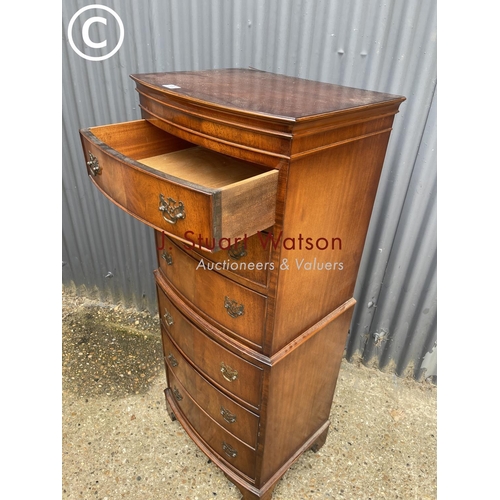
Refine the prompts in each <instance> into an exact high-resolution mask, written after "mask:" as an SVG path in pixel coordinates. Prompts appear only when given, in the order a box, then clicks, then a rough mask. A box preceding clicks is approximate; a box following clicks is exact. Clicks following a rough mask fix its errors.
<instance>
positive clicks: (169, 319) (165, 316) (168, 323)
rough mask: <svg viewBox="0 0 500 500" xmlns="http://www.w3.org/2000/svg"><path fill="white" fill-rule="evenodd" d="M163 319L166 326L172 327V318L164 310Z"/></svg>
mask: <svg viewBox="0 0 500 500" xmlns="http://www.w3.org/2000/svg"><path fill="white" fill-rule="evenodd" d="M163 317H164V318H165V323H167V325H168V326H172V325H173V324H174V318H173V317H172V315H171V314H170V313H169V312H168V311H167V309H165V314H164V315H163Z"/></svg>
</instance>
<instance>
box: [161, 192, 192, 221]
mask: <svg viewBox="0 0 500 500" xmlns="http://www.w3.org/2000/svg"><path fill="white" fill-rule="evenodd" d="M158 210H159V211H160V212H161V213H162V214H163V218H164V219H165V220H166V221H167V222H168V223H169V224H177V221H178V220H180V219H185V218H186V213H185V212H184V203H182V201H179V202H177V201H175V200H174V199H173V198H170V197H168V198H167V199H165V196H163V195H162V194H160V205H159V206H158Z"/></svg>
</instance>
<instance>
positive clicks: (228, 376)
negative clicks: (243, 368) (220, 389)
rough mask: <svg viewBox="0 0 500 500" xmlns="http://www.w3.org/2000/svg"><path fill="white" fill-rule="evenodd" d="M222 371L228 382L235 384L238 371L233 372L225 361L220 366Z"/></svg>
mask: <svg viewBox="0 0 500 500" xmlns="http://www.w3.org/2000/svg"><path fill="white" fill-rule="evenodd" d="M220 371H221V373H222V376H223V377H224V378H225V379H226V380H227V381H228V382H234V381H235V380H237V378H238V372H237V370H233V369H232V368H231V367H230V366H227V365H226V363H224V361H222V363H221V364H220Z"/></svg>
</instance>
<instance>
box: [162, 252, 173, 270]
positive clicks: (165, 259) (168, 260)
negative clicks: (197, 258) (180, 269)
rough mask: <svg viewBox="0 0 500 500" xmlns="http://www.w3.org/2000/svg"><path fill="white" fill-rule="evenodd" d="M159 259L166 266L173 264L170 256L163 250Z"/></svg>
mask: <svg viewBox="0 0 500 500" xmlns="http://www.w3.org/2000/svg"><path fill="white" fill-rule="evenodd" d="M161 258H162V259H163V260H164V261H165V262H166V263H167V266H172V265H173V264H174V259H173V258H172V254H171V253H169V252H167V251H166V250H163V253H162V254H161Z"/></svg>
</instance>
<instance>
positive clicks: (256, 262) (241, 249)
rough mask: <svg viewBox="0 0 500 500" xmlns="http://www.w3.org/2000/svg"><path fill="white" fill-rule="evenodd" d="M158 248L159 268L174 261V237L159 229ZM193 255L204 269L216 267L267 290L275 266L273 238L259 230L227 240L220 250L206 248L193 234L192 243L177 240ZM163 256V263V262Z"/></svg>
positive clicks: (223, 272) (220, 271) (221, 271)
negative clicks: (212, 250)
mask: <svg viewBox="0 0 500 500" xmlns="http://www.w3.org/2000/svg"><path fill="white" fill-rule="evenodd" d="M155 237H156V250H157V252H158V258H159V262H160V267H162V266H164V265H166V264H165V263H168V262H169V261H170V262H171V261H172V258H171V255H170V252H169V248H171V247H172V242H171V240H170V239H169V238H168V237H167V236H166V235H165V233H162V232H159V231H156V232H155ZM178 244H179V245H180V246H181V248H183V249H184V250H185V251H186V252H187V253H189V254H190V255H191V256H192V257H193V258H195V259H197V261H198V262H200V261H201V260H203V262H201V267H200V268H201V269H207V270H214V271H217V272H219V273H222V274H227V275H228V276H232V277H234V276H241V277H242V278H244V279H245V280H246V281H247V282H248V286H252V284H256V285H258V287H254V288H257V289H258V288H260V289H265V288H266V287H267V283H268V276H269V272H270V271H272V270H273V269H274V264H273V263H272V262H271V255H270V254H271V248H272V245H271V243H270V238H269V235H268V232H264V231H259V232H258V233H257V234H254V235H253V236H249V237H244V238H243V239H242V240H241V241H236V242H233V241H231V242H227V244H225V245H223V246H224V248H221V250H219V251H217V252H207V251H203V249H202V248H201V245H200V242H199V241H198V240H196V239H195V238H194V237H193V238H192V241H191V242H190V243H189V244H186V243H181V242H179V243H178ZM161 259H163V261H164V262H162V261H161Z"/></svg>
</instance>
